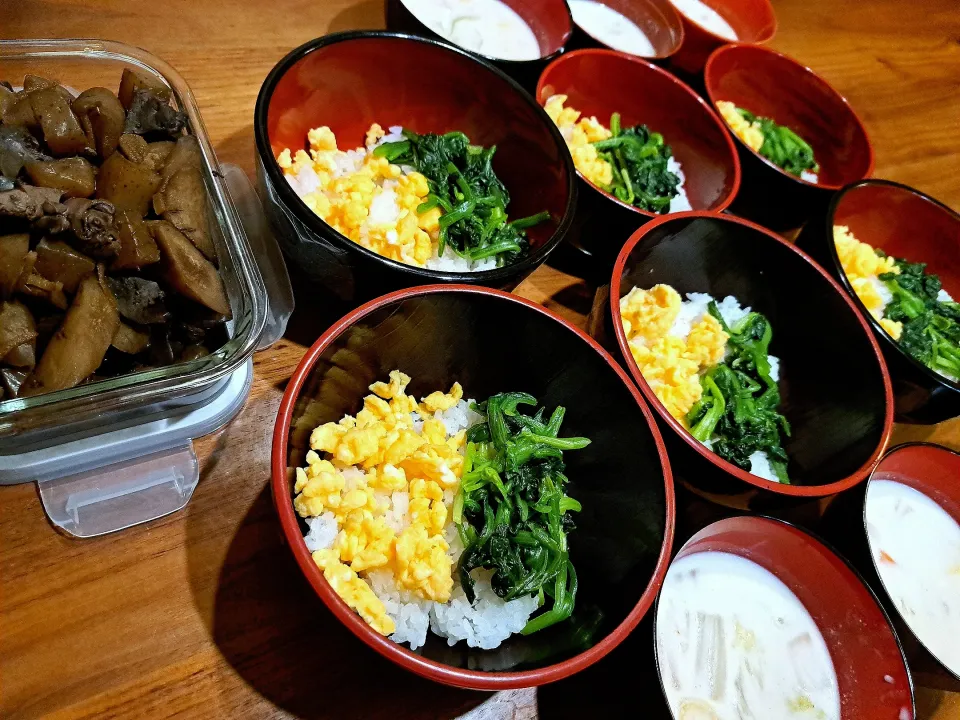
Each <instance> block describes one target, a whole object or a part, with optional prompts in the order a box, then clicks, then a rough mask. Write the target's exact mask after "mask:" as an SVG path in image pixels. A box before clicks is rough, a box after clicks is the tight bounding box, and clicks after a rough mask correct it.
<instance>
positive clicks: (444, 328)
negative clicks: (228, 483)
mask: <svg viewBox="0 0 960 720" xmlns="http://www.w3.org/2000/svg"><path fill="white" fill-rule="evenodd" d="M395 369H399V370H402V371H403V372H405V373H406V374H408V375H410V376H411V377H412V378H413V381H412V383H411V384H410V387H409V388H408V392H409V393H411V394H415V395H416V396H417V397H422V396H424V395H427V394H428V393H430V392H432V391H434V390H436V389H443V390H444V391H446V390H447V389H449V387H450V385H451V384H452V383H453V382H454V381H457V382H459V383H460V384H461V385H462V386H463V388H464V394H465V396H466V397H468V398H476V399H477V400H478V401H479V400H482V399H485V398H486V397H488V396H489V395H491V394H494V393H497V392H504V391H511V390H522V391H524V392H528V393H531V394H532V395H533V396H534V397H536V398H537V399H538V400H539V401H540V403H541V404H544V405H546V406H547V407H548V408H549V409H550V410H551V411H552V409H553V408H554V407H555V406H557V405H563V406H564V407H566V409H567V412H566V417H565V420H564V424H563V428H562V430H561V435H563V436H571V435H586V436H588V437H589V438H591V440H592V441H593V442H592V443H591V444H590V445H589V446H588V447H587V448H585V449H584V450H580V451H577V452H569V453H566V455H565V457H566V461H567V474H568V476H569V478H570V480H571V484H570V491H569V492H570V495H571V496H572V497H575V498H576V499H578V500H579V501H580V502H581V503H582V505H583V511H582V512H581V513H579V514H578V516H577V517H576V522H577V529H576V530H574V531H573V532H571V534H570V544H571V555H572V559H573V561H574V565H575V567H576V569H577V573H578V576H579V581H580V590H579V593H578V595H577V601H576V608H577V609H576V611H575V613H574V616H573V617H572V618H571V619H570V620H568V621H567V622H565V623H562V624H560V625H557V626H555V627H554V628H550V629H548V630H545V631H542V632H539V633H536V634H534V635H532V636H530V637H528V638H523V637H519V636H515V637H514V638H513V639H511V640H509V641H507V642H505V643H503V644H502V645H501V646H500V647H499V648H498V649H496V650H492V651H484V650H478V649H473V648H467V647H465V644H464V643H459V644H458V645H457V646H456V647H453V648H451V647H448V646H447V644H446V641H445V640H442V639H439V638H436V637H434V636H432V635H428V641H427V644H426V645H425V646H424V647H422V648H420V649H419V650H418V651H417V652H418V653H419V654H422V655H423V656H424V657H427V658H430V659H432V660H435V661H438V662H442V663H445V664H447V665H451V666H455V667H458V668H466V669H474V670H488V671H506V670H521V669H529V668H536V667H542V666H546V665H550V664H553V663H555V662H559V661H562V660H564V659H566V658H568V657H571V656H573V655H575V654H577V653H578V652H580V651H582V650H584V649H586V647H589V646H591V645H594V644H596V643H597V642H599V641H600V640H601V639H602V638H603V637H604V636H605V635H607V634H608V633H609V632H610V631H612V630H613V629H614V628H615V627H616V626H617V625H619V624H620V623H621V622H622V621H623V620H624V619H625V618H626V616H627V615H628V614H629V612H630V611H631V610H632V609H633V608H634V606H635V605H636V604H637V602H638V601H639V600H640V597H641V595H642V594H643V592H644V590H645V588H646V587H647V585H648V583H649V582H650V580H651V577H652V575H653V573H654V568H655V566H656V562H657V558H658V556H659V554H660V552H661V548H662V545H663V541H664V535H665V528H666V515H667V511H666V491H665V484H664V470H663V467H662V466H661V462H660V455H659V453H658V449H657V444H656V441H655V440H654V435H653V434H652V432H651V430H650V426H649V425H648V422H647V419H646V417H645V415H644V413H643V411H642V409H641V407H640V405H639V404H638V402H637V400H636V399H635V398H634V396H633V394H632V393H631V392H630V391H629V389H628V386H627V384H626V383H625V381H624V380H623V379H621V377H620V376H619V375H618V374H617V373H616V372H615V371H614V369H613V367H612V366H611V365H610V364H608V362H607V360H606V359H605V358H604V356H603V355H601V354H600V353H598V352H597V351H596V350H595V349H594V348H592V347H591V346H590V345H589V344H588V343H587V342H585V341H584V340H583V339H582V338H581V337H579V336H578V335H577V334H575V333H574V332H573V331H571V330H570V329H569V328H566V327H564V326H563V325H561V324H560V323H558V322H557V321H556V320H554V319H553V318H551V317H549V316H547V315H544V314H543V313H541V312H538V311H535V310H533V309H531V308H529V307H527V306H525V305H522V304H521V303H519V302H514V301H511V300H507V299H505V298H503V297H498V296H491V295H487V294H480V293H472V292H464V291H461V292H443V293H432V294H426V295H419V296H413V297H408V298H407V299H402V300H395V301H393V302H389V303H387V304H386V305H383V306H381V307H379V308H378V309H376V310H374V311H372V312H370V313H369V314H368V315H366V316H364V317H362V318H360V319H359V320H357V321H356V322H355V323H354V324H352V325H351V326H350V327H348V328H347V329H345V330H344V331H343V332H342V333H340V334H339V335H338V336H337V337H336V338H335V339H334V340H333V342H332V343H331V344H330V346H329V347H328V348H327V349H326V350H325V351H324V352H323V353H322V355H321V356H320V357H319V358H318V360H317V363H316V365H315V367H314V369H313V372H312V373H311V375H310V376H309V378H308V379H307V381H306V382H305V384H304V387H303V390H302V392H301V394H300V396H299V398H298V400H297V403H296V405H295V407H294V412H293V417H292V421H291V437H290V450H289V459H288V464H289V465H290V466H301V465H303V464H304V455H305V453H306V449H307V442H308V439H309V436H310V432H311V430H312V429H313V428H314V427H316V426H317V425H319V424H321V423H325V422H329V421H337V420H339V419H340V418H341V417H342V416H343V415H344V414H346V413H350V414H354V413H356V412H357V411H358V410H359V409H360V408H361V406H362V398H363V397H364V396H365V395H367V394H369V390H368V386H369V384H370V383H372V382H374V381H375V380H377V379H386V377H387V374H388V373H389V372H390V371H391V370H395ZM291 498H292V495H291ZM301 525H302V528H301V529H302V530H303V531H304V532H305V531H306V525H305V524H303V523H301ZM598 613H599V614H598ZM598 623H599V627H598V629H597V631H596V632H595V633H594V634H593V636H592V638H589V633H588V632H587V629H588V628H590V627H592V626H596V625H597V624H598ZM586 638H589V639H586Z"/></svg>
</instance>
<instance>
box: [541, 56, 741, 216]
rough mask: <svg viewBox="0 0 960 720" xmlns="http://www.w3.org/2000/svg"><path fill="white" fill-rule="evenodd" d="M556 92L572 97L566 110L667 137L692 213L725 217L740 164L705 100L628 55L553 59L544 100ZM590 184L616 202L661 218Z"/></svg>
mask: <svg viewBox="0 0 960 720" xmlns="http://www.w3.org/2000/svg"><path fill="white" fill-rule="evenodd" d="M557 94H563V95H567V96H568V100H567V102H566V104H567V105H568V106H570V107H573V108H576V109H577V110H579V111H580V112H581V113H583V115H584V116H586V117H590V116H596V118H597V119H598V120H599V121H600V122H602V123H603V124H604V125H607V126H609V123H610V116H611V115H612V114H613V113H615V112H619V113H620V116H621V120H620V122H621V124H622V125H623V126H624V127H627V126H630V125H637V124H640V123H643V124H645V125H647V126H648V127H649V128H650V129H651V130H653V131H654V132H659V133H661V134H662V135H663V138H664V142H666V143H667V144H668V145H670V147H671V148H672V150H673V154H674V157H676V158H677V161H678V162H679V163H680V164H681V165H682V166H683V172H684V175H685V176H686V184H685V186H684V187H685V188H686V191H687V196H688V197H689V199H690V205H691V206H693V208H694V209H697V210H714V211H717V212H719V211H720V210H723V209H724V208H726V207H727V206H728V205H729V204H730V203H731V202H732V200H733V197H734V195H735V194H736V192H737V189H738V188H739V186H740V161H739V160H738V158H737V152H736V148H735V147H734V145H733V141H732V140H731V139H730V134H729V133H728V132H727V130H726V127H725V125H724V124H723V121H722V120H721V119H720V118H719V117H718V116H717V115H716V114H715V113H714V112H713V111H712V110H711V109H710V107H709V106H708V105H707V103H706V102H704V101H703V100H702V99H701V98H700V97H699V96H698V95H697V94H696V93H695V92H693V90H691V89H690V88H689V87H687V86H686V85H684V84H683V83H682V82H680V81H679V80H677V79H676V78H675V77H674V76H673V75H671V74H670V73H668V72H666V71H664V70H661V69H660V68H658V67H656V66H655V65H651V64H650V63H648V62H645V61H643V60H641V59H639V58H636V57H633V56H631V55H627V54H625V53H618V52H614V51H612V50H575V51H574V52H571V53H567V54H566V55H562V56H561V57H559V58H557V59H556V60H554V61H553V62H552V63H550V64H549V65H548V66H547V68H546V69H545V70H544V71H543V74H542V75H541V76H540V82H539V83H538V84H537V99H538V100H539V101H540V103H541V104H544V103H545V102H546V101H547V99H548V98H549V97H550V96H551V95H557ZM578 174H579V173H578ZM580 177H581V178H582V179H583V180H584V181H585V182H589V181H588V180H586V178H583V176H582V175H581V176H580ZM590 185H591V187H593V188H595V189H596V190H597V192H600V193H603V194H604V195H605V196H606V197H608V198H609V199H610V201H611V202H615V203H617V204H619V205H621V206H622V207H625V208H629V209H630V210H633V211H635V212H636V213H637V214H639V215H643V216H646V217H657V215H655V214H654V213H649V212H646V211H645V210H640V209H639V208H636V207H634V206H632V205H627V204H626V203H623V202H620V201H619V200H618V199H617V198H616V197H614V196H613V195H611V194H609V193H606V192H604V191H603V190H601V189H600V188H599V187H597V186H596V185H593V183H590Z"/></svg>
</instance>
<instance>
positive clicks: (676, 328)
mask: <svg viewBox="0 0 960 720" xmlns="http://www.w3.org/2000/svg"><path fill="white" fill-rule="evenodd" d="M713 300H714V297H713V296H712V295H709V294H708V293H687V299H686V300H685V301H684V302H683V304H682V305H681V306H680V313H679V314H678V315H677V319H676V320H674V321H673V325H672V326H671V327H670V331H669V332H668V333H667V334H668V335H675V336H676V337H679V338H682V339H684V340H685V339H686V338H687V336H688V335H689V334H690V330H691V329H692V328H693V326H694V325H696V324H697V323H698V322H700V320H702V319H703V316H704V315H706V314H707V313H708V312H709V310H708V306H709V305H710V302H711V301H713ZM717 310H719V311H720V317H722V318H723V321H724V322H725V323H726V324H727V325H728V326H733V325H735V324H736V323H738V322H740V321H741V320H742V319H743V318H745V317H746V316H747V315H749V314H750V308H749V307H741V306H740V302H739V301H738V300H737V299H736V298H735V297H733V296H732V295H727V297H725V298H724V299H723V300H720V301H718V302H717ZM767 362H769V363H770V377H771V378H772V379H773V381H774V382H780V358H778V357H777V356H775V355H767ZM703 444H704V445H706V446H707V447H708V448H710V449H711V450H712V449H713V447H712V446H713V441H712V440H707V441H705V442H704V443H703ZM750 474H751V475H756V476H757V477H760V478H763V479H764V480H770V481H771V482H780V478H778V477H777V474H776V473H775V472H774V471H773V468H772V467H771V466H770V458H769V457H767V454H766V453H765V452H762V451H757V452H755V453H753V455H751V456H750Z"/></svg>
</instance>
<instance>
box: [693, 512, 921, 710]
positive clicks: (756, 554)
mask: <svg viewBox="0 0 960 720" xmlns="http://www.w3.org/2000/svg"><path fill="white" fill-rule="evenodd" d="M707 551H714V552H725V553H731V554H733V555H738V556H740V557H743V558H746V559H748V560H751V561H753V562H754V563H756V564H757V565H759V566H760V567H762V568H764V569H765V570H768V571H769V572H771V573H773V574H774V575H776V576H777V578H779V579H780V580H781V581H782V582H783V583H784V584H785V585H786V586H787V587H788V588H790V590H791V591H792V592H793V593H794V595H796V596H797V599H798V600H800V602H801V603H802V604H803V606H804V607H805V608H806V609H807V612H809V613H810V615H811V616H812V617H813V619H814V621H815V622H816V624H817V627H818V628H819V629H820V632H821V634H822V635H823V639H824V641H825V642H826V644H827V648H828V650H829V651H830V657H831V659H832V660H833V666H834V668H835V670H836V672H837V681H838V683H839V689H840V716H841V717H843V718H863V719H864V720H866V718H891V719H893V718H897V717H902V716H900V715H899V713H900V711H901V709H905V710H906V711H907V712H908V713H909V715H908V716H907V717H908V718H909V719H912V718H913V716H914V704H913V689H912V683H911V679H910V673H909V671H908V669H907V666H906V661H905V660H904V657H903V653H902V651H901V648H900V644H899V642H898V641H897V637H896V635H895V634H894V631H893V628H892V627H891V626H890V621H889V619H888V618H887V616H886V615H885V614H884V612H883V610H882V609H881V608H880V605H879V604H878V603H877V599H876V597H874V595H873V594H872V593H871V592H870V590H869V589H868V588H867V586H866V585H865V584H864V583H863V581H862V580H861V579H860V578H859V577H858V576H857V575H856V573H854V571H853V570H851V569H850V567H849V566H848V565H847V563H846V562H845V561H844V560H842V559H841V558H840V557H838V556H837V555H836V554H834V553H833V552H832V551H831V550H829V549H828V548H827V547H826V546H825V545H823V544H822V543H820V542H818V541H817V540H815V539H814V538H813V537H811V536H810V535H808V534H807V533H804V532H802V531H801V530H799V529H797V528H795V527H793V526H792V525H788V524H787V523H783V522H779V521H776V520H771V519H769V518H764V517H735V518H728V519H726V520H721V521H719V522H716V523H713V524H712V525H709V526H707V527H706V528H704V529H703V530H701V531H700V532H698V533H697V534H696V535H694V536H693V537H692V538H690V540H689V541H688V542H687V543H686V544H685V545H684V546H683V548H681V550H680V552H679V553H678V554H677V557H678V558H681V557H684V556H686V555H690V554H692V553H698V552H707ZM884 676H889V677H892V678H893V683H889V682H887V681H886V680H884Z"/></svg>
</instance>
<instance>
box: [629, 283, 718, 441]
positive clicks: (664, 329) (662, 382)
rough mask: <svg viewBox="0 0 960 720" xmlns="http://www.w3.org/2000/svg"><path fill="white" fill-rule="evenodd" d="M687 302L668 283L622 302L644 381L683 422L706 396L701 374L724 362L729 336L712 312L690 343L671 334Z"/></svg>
mask: <svg viewBox="0 0 960 720" xmlns="http://www.w3.org/2000/svg"><path fill="white" fill-rule="evenodd" d="M682 304H683V300H682V298H681V297H680V294H679V293H678V292H677V291H676V290H674V289H673V288H672V287H670V286H669V285H654V286H653V287H652V288H650V289H649V290H642V289H640V288H637V287H635V288H633V289H632V290H631V291H630V292H629V293H628V294H627V295H625V296H624V297H623V298H621V299H620V317H621V319H622V322H623V331H624V334H625V335H626V336H627V343H628V345H629V347H630V354H631V355H633V359H634V362H636V363H637V367H638V368H639V369H640V372H641V373H642V374H643V378H644V380H646V381H647V384H648V385H649V386H650V388H651V389H652V390H653V392H654V393H655V394H656V396H657V398H658V399H659V400H660V402H662V403H663V404H664V407H666V409H667V412H669V413H670V414H671V415H672V416H673V417H675V418H677V419H678V420H680V421H681V422H684V421H685V418H686V415H687V413H688V412H690V409H691V408H692V407H693V406H694V405H695V404H696V402H697V401H698V400H699V399H700V397H701V395H702V388H701V387H700V374H701V372H704V371H706V370H708V369H709V368H711V367H713V366H714V365H717V364H718V363H719V362H720V361H721V360H723V356H724V354H725V353H726V348H727V340H729V338H730V336H729V335H727V333H726V332H724V331H723V328H722V327H721V326H720V323H719V322H718V321H717V319H716V318H714V317H713V316H712V315H709V314H704V316H703V317H702V318H701V319H700V321H699V322H697V323H696V324H695V325H694V326H693V327H692V328H691V330H690V334H689V335H687V337H686V339H683V338H680V337H678V336H676V335H671V334H669V333H670V328H671V327H672V326H673V323H674V321H676V319H677V316H678V315H679V314H680V306H681V305H682Z"/></svg>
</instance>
